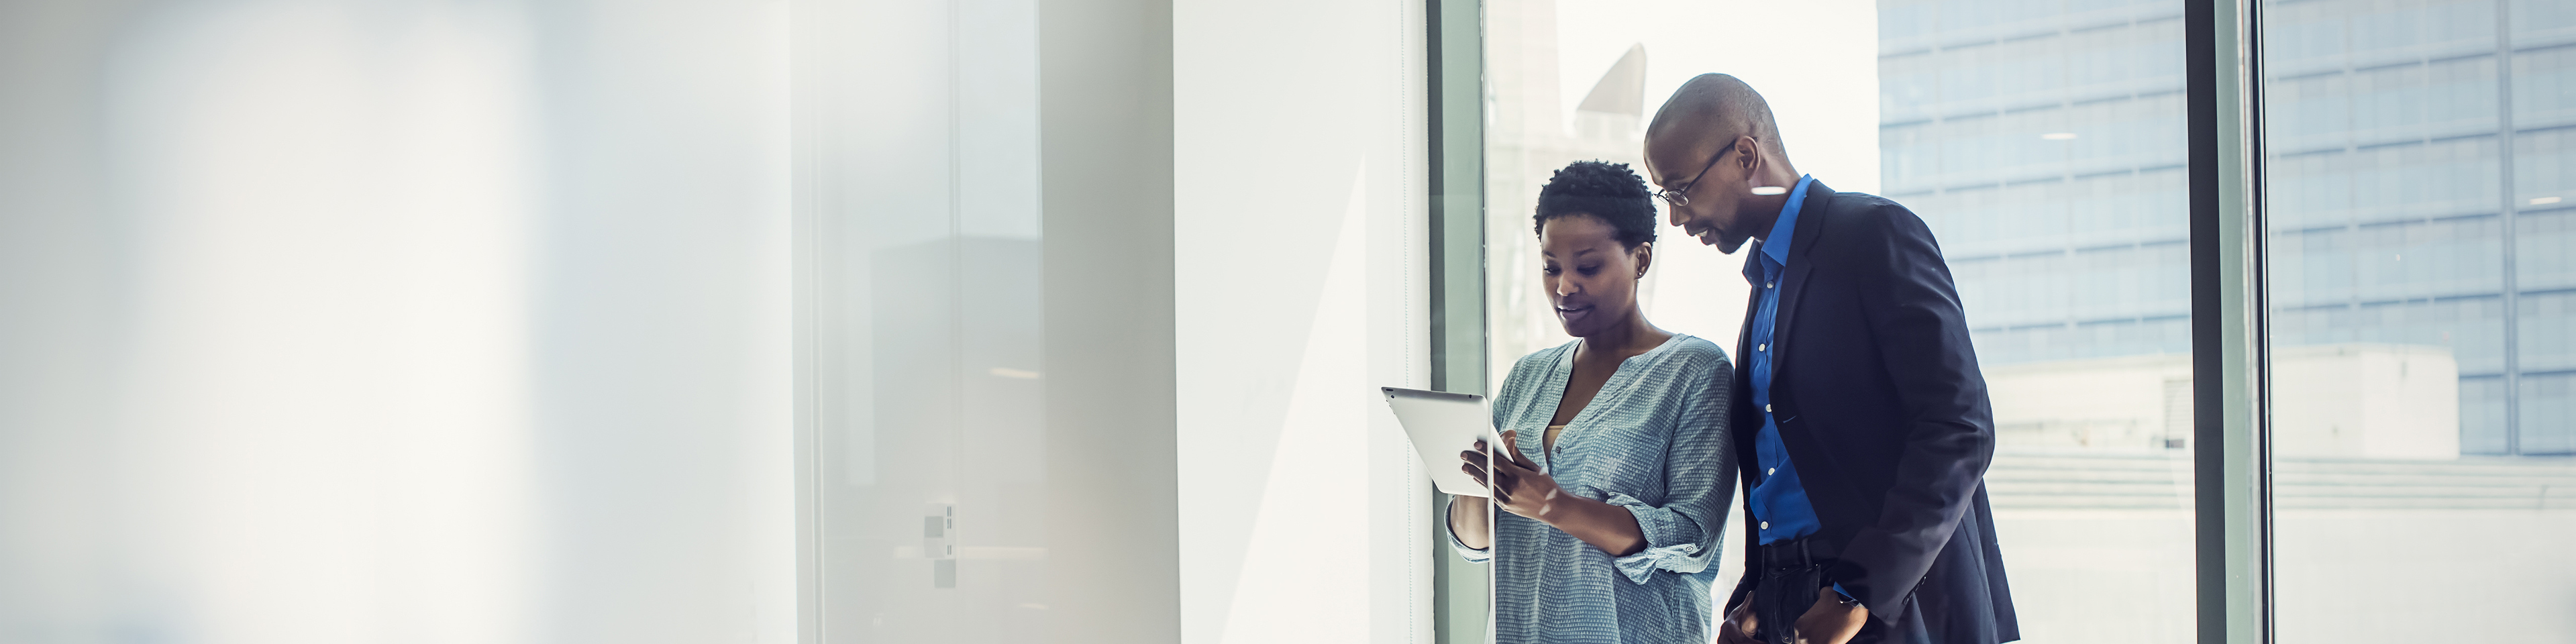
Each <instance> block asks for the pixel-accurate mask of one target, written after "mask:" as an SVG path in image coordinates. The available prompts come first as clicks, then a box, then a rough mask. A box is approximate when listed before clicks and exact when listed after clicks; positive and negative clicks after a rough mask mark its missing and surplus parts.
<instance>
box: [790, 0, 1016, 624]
mask: <svg viewBox="0 0 2576 644" xmlns="http://www.w3.org/2000/svg"><path fill="white" fill-rule="evenodd" d="M798 11H799V12H800V13H799V22H800V25H802V28H804V29H807V30H810V32H809V33H810V34H811V35H814V36H815V37H812V38H805V36H807V35H809V33H800V34H798V35H799V37H800V43H802V44H800V51H799V56H800V58H799V60H798V63H797V64H798V65H800V66H802V67H801V69H803V70H805V71H804V72H801V73H802V74H804V75H801V76H800V77H799V78H800V83H804V84H803V85H801V86H800V97H799V100H800V101H801V102H800V104H799V108H798V109H800V110H806V111H808V113H812V114H824V115H836V116H827V117H822V118H814V119H809V120H804V121H800V122H799V126H798V127H799V128H800V129H799V131H798V143H799V146H800V150H799V153H800V156H799V163H798V167H799V169H800V172H801V173H803V174H802V175H801V176H802V178H804V179H806V180H809V181H811V182H813V183H814V184H816V185H829V186H835V187H840V186H847V187H846V188H842V189H836V190H824V189H813V190H809V191H807V192H806V193H805V194H804V195H802V196H801V197H800V202H801V204H802V205H801V206H800V207H803V208H806V209H808V211H807V212H806V213H805V214H806V217H807V218H808V221H810V222H811V226H812V228H811V230H810V233H811V235H812V244H813V245H812V249H813V250H812V252H813V255H812V257H813V259H812V261H813V268H812V270H813V273H812V286H811V287H810V288H811V290H810V291H809V293H810V297H812V298H813V299H812V302H813V306H814V323H813V331H812V333H813V336H812V344H811V350H812V352H813V358H812V359H813V365H812V369H813V371H812V374H811V378H812V383H813V385H812V386H813V392H814V393H813V396H814V397H813V409H812V413H813V414H814V417H813V418H814V428H815V433H816V441H815V442H816V445H817V446H818V447H817V451H818V452H819V453H818V454H816V455H815V457H814V458H815V461H816V463H817V464H818V465H819V466H820V475H819V476H818V477H816V478H817V480H816V481H815V485H816V486H817V492H816V494H815V497H816V505H817V506H818V507H817V508H816V512H815V514H814V516H815V517H816V520H817V521H818V522H819V523H820V525H819V526H818V527H817V528H816V530H817V532H816V537H817V550H818V555H817V558H818V559H819V560H820V569H821V571H820V573H821V578H820V579H819V580H818V585H819V587H820V590H819V592H817V593H816V594H815V595H814V596H815V598H816V601H817V603H818V604H819V608H820V617H819V619H818V620H817V621H818V623H819V624H820V628H821V629H822V631H823V633H824V634H825V640H826V641H833V642H841V641H856V642H998V641H1047V640H1048V639H1049V638H1048V630H1047V628H1046V625H1047V623H1048V622H1047V619H1048V613H1047V611H1048V609H1049V595H1048V594H1047V592H1046V589H1047V586H1046V584H1047V577H1046V575H1047V571H1048V567H1047V561H1048V558H1047V545H1048V541H1047V540H1046V535H1047V524H1046V522H1045V517H1046V513H1047V510H1046V507H1045V502H1044V495H1043V494H1037V493H1035V492H1034V491H1038V490H1043V489H1045V488H1046V485H1047V481H1048V480H1049V479H1048V478H1047V468H1046V467H1045V465H1044V461H1045V459H1044V450H1045V448H1046V433H1045V431H1044V428H1045V426H1046V425H1045V422H1044V419H1043V414H1042V411H1043V410H1042V408H1041V405H1042V403H1043V400H1044V395H1043V394H1044V388H1043V387H1044V383H1043V381H1042V380H1041V379H1042V378H1044V377H1045V372H1046V365H1045V364H1043V363H1042V361H1041V360H1042V354H1041V352H1040V350H1041V345H1040V335H1041V332H1042V326H1041V324H1042V322H1043V318H1042V316H1041V310H1040V309H1041V302H1042V297H1041V296H1042V294H1043V291H1042V289H1041V286H1040V285H1041V280H1040V277H1039V271H1040V264H1039V262H1040V259H1041V255H1040V252H1039V251H1040V241H1041V240H1040V235H1039V218H1038V209H1039V203H1038V201H1039V200H1038V195H1039V191H1038V176H1037V172H1038V167H1037V165H1038V106H1037V78H1038V75H1037V40H1036V38H1037V21H1036V18H1035V15H1034V12H1035V5H1034V4H1033V3H1031V2H1028V1H1026V0H957V1H955V2H944V3H811V4H808V5H801V6H800V8H799V9H798ZM888 60H906V61H917V62H913V63H906V64H900V65H893V66H886V65H881V64H874V63H872V62H870V61H888ZM808 78H810V79H811V82H810V83H808V82H805V80H803V79H808ZM889 96H892V97H901V100H894V101H887V100H884V99H885V97H889Z"/></svg>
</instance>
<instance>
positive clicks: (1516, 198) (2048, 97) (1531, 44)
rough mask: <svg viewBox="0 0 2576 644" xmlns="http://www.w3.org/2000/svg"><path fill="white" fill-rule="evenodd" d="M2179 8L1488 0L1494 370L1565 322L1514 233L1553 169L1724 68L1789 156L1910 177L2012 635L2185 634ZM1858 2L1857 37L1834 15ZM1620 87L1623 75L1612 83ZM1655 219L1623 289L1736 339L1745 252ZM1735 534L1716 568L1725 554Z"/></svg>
mask: <svg viewBox="0 0 2576 644" xmlns="http://www.w3.org/2000/svg"><path fill="white" fill-rule="evenodd" d="M1845 5H1853V6H1845ZM2182 10H2183V5H2182V3H2181V2H2178V1H2174V0H2152V1H2144V2H2122V1H2118V0H2096V1H2090V2H2065V3H2055V2H2052V3H2040V4H2032V3H1994V2H1987V1H1980V0H1884V1H1880V2H1876V3H1874V4H1872V3H1807V4H1800V5H1796V6H1789V7H1783V6H1773V5H1772V4H1766V3H1751V2H1714V3H1709V2H1698V3H1685V2H1640V3H1622V4H1619V5H1615V6H1599V5H1590V4H1577V3H1551V2H1543V1H1541V2H1533V1H1528V0H1518V1H1513V0H1504V1H1496V2H1489V3H1487V4H1486V14H1487V15H1486V25H1487V36H1486V43H1487V55H1486V61H1487V65H1488V68H1487V78H1488V79H1489V80H1488V82H1489V83H1490V84H1491V85H1490V88H1489V92H1490V93H1489V96H1490V97H1491V100H1492V101H1493V104H1492V105H1490V106H1489V113H1490V116H1491V119H1492V121H1491V122H1492V123H1493V126H1492V129H1491V130H1490V131H1489V132H1488V149H1487V159H1488V166H1487V167H1488V172H1489V176H1488V177H1487V179H1486V185H1487V188H1488V203H1489V205H1490V207H1489V212H1490V213H1491V214H1490V219H1489V221H1490V222H1491V225H1490V228H1489V230H1488V233H1487V235H1486V238H1487V240H1488V243H1489V244H1490V247H1489V250H1488V259H1487V263H1488V266H1489V267H1490V274H1489V277H1488V279H1489V282H1490V283H1491V284H1492V286H1491V288H1492V289H1493V290H1492V295H1491V302H1490V303H1489V310H1490V311H1491V315H1492V320H1493V323H1492V324H1493V328H1492V332H1491V337H1492V345H1491V346H1492V351H1493V360H1492V362H1491V364H1493V365H1495V369H1496V370H1497V373H1496V374H1495V375H1496V378H1495V379H1496V380H1497V381H1499V380H1500V379H1501V375H1502V374H1501V373H1500V371H1501V370H1502V369H1505V368H1508V366H1509V365H1511V364H1512V360H1513V359H1515V358H1518V357H1519V356H1522V355H1525V354H1527V353H1529V352H1531V351H1534V350H1537V349H1539V348H1541V347H1546V346H1552V345H1555V344H1558V343H1561V342H1564V340H1565V339H1564V336H1563V335H1562V334H1561V333H1560V332H1559V331H1558V329H1557V325H1556V322H1555V320H1553V319H1550V318H1548V317H1546V316H1545V313H1546V311H1547V309H1546V307H1545V305H1544V299H1543V297H1544V296H1543V294H1542V293H1541V292H1540V291H1539V289H1538V287H1537V282H1538V280H1539V273H1538V270H1537V267H1536V266H1535V265H1534V262H1535V261H1536V259H1537V254H1536V252H1535V250H1534V249H1531V248H1528V247H1526V246H1525V245H1524V244H1526V243H1528V241H1527V240H1528V238H1529V235H1528V228H1527V226H1528V223H1527V222H1528V215H1529V212H1530V206H1531V200H1532V198H1533V197H1534V196H1535V195H1536V194H1537V193H1538V191H1537V187H1538V185H1539V184H1540V183H1542V182H1544V181H1545V180H1546V178H1547V172H1548V171H1549V170H1553V169H1555V168H1556V167H1559V166H1562V165H1563V164H1564V163H1566V162H1567V161H1572V160H1577V159H1593V158H1599V159H1605V160H1610V161H1615V162H1625V163H1631V164H1635V163H1638V159H1637V157H1638V155H1639V152H1640V148H1639V141H1640V138H1641V136H1642V132H1641V131H1639V130H1640V129H1641V127H1642V123H1643V119H1644V118H1645V117H1647V116H1651V114H1650V113H1649V112H1648V110H1650V109H1651V108H1652V107H1653V106H1654V105H1657V104H1660V103H1661V102H1662V100H1663V99H1664V97H1666V96H1668V95H1669V94H1670V93H1671V92H1672V90H1673V89H1674V88H1675V87H1676V86H1678V85H1679V84H1680V83H1681V82H1682V81H1683V80H1686V79H1687V78H1689V77H1690V76H1692V75H1694V74H1698V73H1703V72H1725V73H1730V74H1735V75H1738V76H1740V77H1743V78H1744V79H1745V80H1746V81H1747V82H1749V83H1751V84H1753V85H1754V86H1755V87H1756V88H1757V89H1759V90H1761V91H1762V92H1763V94H1764V95H1765V97H1766V98H1768V99H1769V100H1770V101H1771V103H1772V107H1773V108H1774V110H1775V111H1776V112H1777V113H1778V114H1779V117H1780V120H1781V129H1782V139H1783V141H1784V143H1785V144H1786V146H1787V148H1788V151H1789V154H1790V155H1791V157H1792V158H1795V159H1797V161H1798V166H1799V168H1800V169H1801V170H1804V171H1807V172H1810V173H1812V174H1814V175H1815V176H1816V177H1817V179H1818V180H1820V181H1825V182H1829V183H1831V184H1832V185H1834V186H1835V187H1836V188H1838V189H1842V190H1856V191H1861V192H1874V193H1878V194H1882V195H1885V196H1888V197H1890V198H1893V199H1895V200H1897V201H1898V202H1900V203H1904V204H1906V205H1907V206H1908V207H1910V208H1912V209H1913V210H1914V211H1915V212H1916V213H1917V214H1918V215H1920V216H1921V217H1923V219H1924V220H1925V221H1926V223H1928V224H1929V225H1931V226H1932V228H1933V230H1934V233H1935V234H1936V235H1937V236H1938V237H1939V239H1940V242H1941V245H1942V249H1943V251H1944V254H1945V255H1946V256H1947V258H1948V261H1949V264H1950V268H1951V271H1952V273H1953V276H1954V278H1955V279H1956V280H1957V284H1958V288H1959V291H1960V295H1961V298H1962V299H1963V300H1964V303H1965V305H1966V308H1967V313H1968V322H1969V324H1970V326H1971V331H1972V333H1973V334H1974V338H1975V341H1976V344H1977V350H1978V356H1979V359H1980V361H1981V362H1982V364H1983V366H1984V370H1985V376H1986V379H1987V382H1988V384H1989V387H1990V388H1991V395H1992V397H1993V403H1994V410H1995V421H1996V425H1997V430H1998V433H1999V444H1998V449H1997V456H1996V460H1995V462H1994V464H1993V465H1992V467H1991V468H1990V469H1989V470H1988V473H1987V487H1988V491H1989V493H1990V494H1991V495H1992V500H1993V503H1994V508H1995V519H1996V523H1997V530H1998V531H1999V533H2000V535H1999V537H2000V540H2001V542H2002V546H2003V552H2004V559H2005V561H2006V563H2007V565H2008V567H2009V570H2010V575H2011V580H2010V581H2011V584H2012V588H2013V597H2014V600H2015V603H2016V604H2017V607H2018V609H2019V618H2020V622H2021V629H2022V633H2023V635H2024V637H2025V640H2026V641H2033V642H2115V643H2116V642H2188V641H2190V640H2191V639H2192V638H2193V621H2192V620H2193V614H2194V612H2193V604H2192V597H2193V594H2192V592H2193V581H2192V580H2193V577H2192V570H2193V569H2192V552H2193V551H2192V532H2191V510H2192V500H2191V498H2190V494H2191V487H2190V481H2191V479H2190V476H2191V462H2190V460H2189V454H2190V450H2188V449H2187V447H2188V445H2189V443H2190V439H2191V424H2190V419H2191V402H2192V401H2191V381H2192V373H2191V364H2190V351H2191V336H2190V288H2189V273H2190V271H2189V267H2188V265H2187V263H2186V262H2187V260H2188V251H2189V243H2188V241H2189V240H2188V238H2187V231H2188V213H2187V211H2186V209H2185V208H2186V206H2185V195H2186V193H2187V189H2188V185H2187V182H2186V178H2185V173H2184V163H2185V157H2186V144H2185V140H2184V138H2183V137H2184V115H2183V95H2182V90H2183V86H2184V78H2183V40H2182V38H2183V29H2182V22H2181V16H2182ZM1873 14H1874V15H1875V17H1876V18H1875V22H1876V25H1877V33H1876V34H1875V42H1874V43H1873V42H1872V39H1873V36H1872V34H1871V33H1870V30H1869V29H1866V28H1860V29H1854V21H1855V20H1859V21H1864V22H1866V21H1869V20H1871V18H1870V17H1871V16H1872V15H1873ZM1706 22H1734V23H1740V24H1762V25H1769V26H1772V27H1774V28H1766V29H1763V30H1752V31H1739V32H1731V33H1734V34H1736V36H1737V39H1735V40H1729V41H1728V43H1729V44H1727V46H1725V47H1717V46H1713V45H1712V43H1709V42H1707V39H1705V38H1701V37H1697V36H1696V32H1694V31H1693V29H1692V28H1690V27H1686V26H1683V25H1694V24H1705V23H1706ZM1805 25H1825V26H1827V27H1828V28H1821V29H1817V30H1814V31H1807V30H1806V27H1805ZM1743 38H1750V39H1752V40H1750V41H1745V40H1742V39H1743ZM1745 51H1761V52H1764V53H1763V54H1762V55H1760V56H1748V55H1746V54H1744V53H1743V52H1745ZM1839 52H1863V53H1866V52H1876V53H1875V55H1874V56H1870V55H1861V56H1852V57H1849V58H1845V57H1841V56H1840V55H1839ZM1632 88H1633V89H1632ZM1632 92H1636V93H1642V95H1643V100H1642V101H1639V102H1635V103H1630V102H1628V101H1626V100H1625V97H1626V96H1627V95H1629V94H1630V93H1632ZM1843 92H1850V93H1849V94H1844V93H1843ZM1629 105H1637V106H1638V108H1637V109H1633V110H1632V109H1630V108H1629V107H1628V106H1629ZM1872 128H1875V130H1874V132H1875V137H1874V138H1875V144H1874V145H1873V142H1872V139H1873V137H1872V133H1873V129H1872ZM1669 230H1670V229H1667V231H1668V232H1669ZM1667 238H1668V239H1667V240H1666V241H1665V242H1664V243H1662V244H1659V248H1657V249H1656V250H1657V252H1656V264H1655V271H1654V273H1655V274H1650V275H1649V277H1648V278H1647V283H1646V284H1644V285H1642V286H1641V287H1640V290H1641V295H1642V297H1643V299H1644V301H1645V304H1646V308H1647V311H1648V313H1649V314H1650V315H1651V316H1652V317H1653V318H1654V320H1655V321H1656V323H1657V324H1658V325H1659V326H1663V327H1664V328H1667V329H1670V330H1674V331H1678V332H1684V333H1691V334H1694V335H1701V336H1705V337H1708V338H1710V339H1711V340H1713V341H1717V342H1718V343H1719V344H1720V345H1721V346H1724V347H1727V348H1728V350H1729V352H1730V353H1731V352H1732V351H1733V349H1734V347H1735V344H1734V337H1735V335H1736V332H1737V330H1738V329H1739V328H1740V326H1741V325H1742V324H1743V319H1744V318H1743V314H1744V308H1743V307H1744V302H1745V297H1746V293H1747V291H1748V288H1747V287H1746V285H1745V283H1744V281H1743V278H1742V276H1741V273H1740V272H1739V271H1740V270H1741V267H1742V262H1743V260H1744V256H1743V255H1741V254H1738V255H1720V254H1718V253H1717V252H1715V251H1714V250H1712V249H1709V248H1705V247H1701V246H1698V245H1696V244H1692V243H1690V241H1689V240H1686V239H1681V238H1680V237H1679V236H1677V235H1667ZM1676 242H1678V243H1676ZM1739 503H1740V502H1739ZM1737 507H1738V508H1739V509H1738V510H1737V511H1736V512H1735V513H1734V518H1732V519H1731V521H1741V520H1742V518H1741V517H1742V512H1741V510H1740V505H1738V506H1737ZM1734 525H1735V524H1734V523H1732V522H1731V523H1730V528H1729V529H1730V530H1734V529H1735V528H1733V527H1732V526H1734ZM1736 541H1740V539H1728V540H1726V543H1725V544H1724V545H1725V547H1726V548H1727V553H1726V554H1724V555H1722V559H1721V561H1722V563H1723V565H1724V567H1725V569H1724V570H1723V571H1722V572H1721V573H1720V576H1719V579H1721V580H1722V581H1721V582H1720V585H1721V586H1722V587H1723V586H1728V585H1732V583H1733V580H1735V579H1737V578H1738V577H1739V576H1740V575H1741V574H1742V569H1741V566H1742V554H1741V552H1742V551H1741V548H1742V546H1743V544H1740V543H1736Z"/></svg>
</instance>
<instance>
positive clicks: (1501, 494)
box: [1467, 429, 1565, 524]
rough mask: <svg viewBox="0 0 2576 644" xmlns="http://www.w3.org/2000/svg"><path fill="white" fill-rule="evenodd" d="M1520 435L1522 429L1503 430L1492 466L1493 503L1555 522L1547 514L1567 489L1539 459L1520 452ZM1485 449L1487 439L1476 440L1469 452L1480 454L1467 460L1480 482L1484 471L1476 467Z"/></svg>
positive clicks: (1553, 508)
mask: <svg viewBox="0 0 2576 644" xmlns="http://www.w3.org/2000/svg"><path fill="white" fill-rule="evenodd" d="M1519 438H1520V433H1519V432H1517V431H1514V430H1508V429H1506V430H1503V445H1502V449H1501V450H1497V451H1496V453H1495V454H1494V456H1497V457H1499V458H1496V459H1494V463H1493V467H1492V468H1491V469H1492V472H1493V475H1494V478H1493V481H1492V486H1493V488H1494V504H1495V505H1498V506H1502V508H1503V511H1506V512H1510V513H1512V514H1517V515H1521V516H1524V517H1529V518H1532V519H1537V520H1538V522H1540V523H1549V524H1553V523H1555V522H1553V521H1549V520H1548V517H1549V516H1550V514H1551V512H1550V511H1552V510H1555V509H1556V507H1555V506H1556V501H1557V500H1558V499H1561V498H1564V496H1565V494H1564V490H1562V489H1560V488H1558V487H1557V486H1556V479H1555V478H1551V477H1549V476H1548V475H1546V474H1544V473H1541V472H1539V467H1538V463H1537V462H1536V461H1531V460H1530V458H1529V457H1528V456H1524V455H1522V454H1521V448H1520V440H1519ZM1484 449H1485V442H1484V441H1481V440H1480V441H1476V450H1475V451H1470V452H1467V453H1468V454H1475V455H1476V456H1477V458H1476V459H1474V460H1471V461H1468V467H1469V470H1468V472H1467V474H1468V475H1470V476H1475V477H1476V480H1477V481H1479V482H1482V481H1485V480H1486V479H1485V477H1484V476H1482V474H1483V473H1482V472H1478V471H1476V469H1477V468H1476V465H1478V464H1481V463H1482V462H1483V460H1484V458H1483V456H1484V454H1483V451H1484Z"/></svg>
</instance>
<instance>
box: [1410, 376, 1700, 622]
mask: <svg viewBox="0 0 2576 644" xmlns="http://www.w3.org/2000/svg"><path fill="white" fill-rule="evenodd" d="M1734 374H1735V370H1734V369H1733V368H1732V367H1730V366H1728V365H1727V363H1726V361H1725V360H1724V359H1723V358H1721V359H1719V360H1716V361H1715V364H1714V365H1711V366H1707V367H1704V368H1703V369H1701V370H1700V372H1699V373H1695V374H1691V376H1690V377H1688V378H1686V379H1685V380H1684V382H1685V383H1686V385H1685V387H1686V389H1685V390H1684V392H1683V393H1682V396H1681V400H1680V401H1679V402H1680V403H1681V404H1680V405H1679V407H1680V409H1679V411H1678V412H1677V413H1676V415H1675V418H1674V424H1673V432H1672V442H1671V444H1670V446H1669V447H1667V448H1666V449H1665V451H1664V490H1665V494H1664V504H1663V505H1661V506H1657V505H1652V504H1648V503H1646V502H1645V501H1644V500H1641V499H1638V498H1636V497H1634V496H1630V495H1627V494H1623V493H1619V492H1611V493H1609V498H1605V499H1602V501H1604V502H1607V503H1609V504H1611V505H1616V506H1620V507H1624V508H1627V509H1628V512H1629V513H1630V514H1634V515H1636V517H1637V529H1638V531H1639V532H1640V533H1642V534H1643V535H1644V536H1645V538H1646V547H1645V548H1644V549H1641V550H1638V551H1637V552H1635V553H1631V554H1629V555H1627V556H1624V557H1618V558H1617V559H1616V560H1615V563H1617V565H1618V567H1619V573H1620V574H1622V575H1625V576H1627V578H1628V580H1629V581H1632V582H1636V583H1640V584H1643V583H1646V581H1647V580H1648V579H1650V578H1652V577H1653V576H1654V573H1655V571H1656V570H1668V571H1672V572H1676V573H1681V574H1691V573H1696V572H1700V571H1702V570H1707V569H1708V567H1709V563H1710V561H1711V560H1713V559H1715V558H1716V556H1717V552H1718V550H1719V548H1718V545H1719V543H1720V540H1721V539H1723V538H1724V535H1725V533H1726V531H1725V527H1726V508H1725V505H1726V502H1727V500H1728V499H1730V498H1732V496H1733V492H1734V484H1735V453H1734V452H1735V451H1734V448H1733V447H1732V446H1733V444H1734V443H1733V441H1731V440H1729V439H1728V437H1727V427H1726V423H1727V413H1726V410H1727V406H1728V405H1727V401H1728V395H1729V393H1730V392H1729V391H1728V387H1729V385H1730V384H1731V383H1732V381H1733V379H1734ZM1452 541H1453V542H1454V541H1455V539H1454V538H1453V539H1452ZM1462 552H1463V550H1462Z"/></svg>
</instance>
